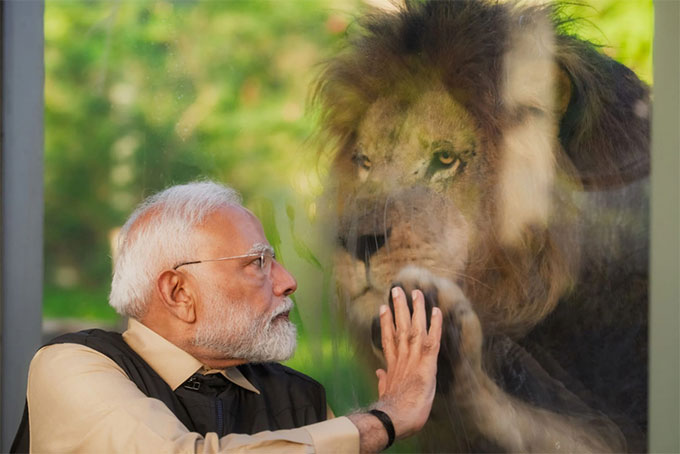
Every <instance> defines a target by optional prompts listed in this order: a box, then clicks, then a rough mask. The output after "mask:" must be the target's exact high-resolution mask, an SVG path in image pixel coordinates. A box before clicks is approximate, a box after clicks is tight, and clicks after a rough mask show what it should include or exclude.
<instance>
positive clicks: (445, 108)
mask: <svg viewBox="0 0 680 454" xmlns="http://www.w3.org/2000/svg"><path fill="white" fill-rule="evenodd" d="M484 145H485V143H484V141H483V139H482V135H481V133H480V131H479V130H478V128H477V127H476V125H475V121H474V120H473V118H472V117H471V116H470V115H469V114H468V113H467V111H466V110H465V109H464V108H463V107H462V106H461V105H460V104H459V103H457V102H456V101H454V100H453V99H452V98H451V96H449V95H448V94H447V93H446V91H445V90H443V89H435V90H431V91H426V92H424V93H423V94H422V95H421V96H419V97H418V98H416V99H415V101H413V102H406V101H403V100H400V99H398V98H396V97H393V98H390V97H387V98H382V99H379V100H378V101H376V102H375V103H374V104H373V105H372V106H371V107H370V108H369V109H368V110H367V113H366V115H365V117H364V119H363V121H362V122H361V123H360V125H359V127H358V129H357V135H356V141H355V146H354V148H353V149H352V150H349V151H348V152H347V153H344V154H342V155H340V156H338V158H337V159H336V162H335V172H336V177H337V179H338V200H337V202H338V210H339V215H340V216H339V219H340V224H339V242H340V247H339V248H338V249H337V250H336V254H335V265H336V275H337V278H338V281H339V283H340V286H341V288H342V290H343V292H344V299H346V300H348V301H349V304H348V306H347V310H348V313H349V317H350V319H351V320H353V321H356V322H358V323H365V322H366V321H367V320H371V318H372V317H373V316H374V315H375V314H377V310H378V306H379V305H380V304H384V302H385V295H386V293H387V289H388V288H389V286H390V284H391V283H392V282H393V280H394V278H395V276H396V274H397V273H398V271H399V270H400V269H402V268H403V267H405V266H407V265H416V266H420V267H422V268H426V269H428V270H429V271H431V272H432V273H433V274H435V275H438V276H442V277H446V278H449V279H451V280H453V281H454V282H458V283H459V284H461V285H462V284H463V281H464V279H463V278H464V277H465V269H466V267H467V264H468V260H469V258H470V248H471V247H473V245H474V244H475V243H476V241H478V239H479V237H480V232H479V228H478V224H479V223H480V221H481V220H480V219H476V218H475V216H476V215H475V213H477V212H478V211H479V210H478V208H479V204H480V203H481V199H482V197H483V193H484V192H485V191H486V188H485V187H484V186H485V185H484V183H482V182H483V181H484V176H485V174H486V172H487V171H486V169H485V164H484V162H485V160H484V156H480V152H481V151H482V150H480V148H483V147H484Z"/></svg>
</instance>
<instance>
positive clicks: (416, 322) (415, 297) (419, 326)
mask: <svg viewBox="0 0 680 454" xmlns="http://www.w3.org/2000/svg"><path fill="white" fill-rule="evenodd" d="M411 298H412V301H413V328H414V329H415V330H416V331H417V332H418V333H422V335H425V334H427V317H426V315H425V295H423V292H421V291H420V290H414V291H413V292H412V293H411Z"/></svg>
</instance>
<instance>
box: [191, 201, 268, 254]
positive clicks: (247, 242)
mask: <svg viewBox="0 0 680 454" xmlns="http://www.w3.org/2000/svg"><path fill="white" fill-rule="evenodd" d="M198 231H199V232H200V233H199V235H200V236H202V237H203V238H204V239H205V240H207V242H208V244H209V245H210V246H218V245H223V244H224V245H231V246H233V248H234V251H232V252H234V253H236V252H238V253H251V252H252V253H259V252H264V251H266V250H269V249H271V245H269V242H268V241H267V238H266V237H265V235H264V229H263V228H262V224H261V223H260V221H259V219H257V217H256V216H255V215H254V214H253V213H251V212H250V211H249V210H248V209H247V208H244V207H242V206H238V205H226V206H224V207H221V208H220V209H218V210H215V212H213V213H212V214H211V215H210V216H208V217H207V218H206V220H205V222H204V224H203V225H202V226H201V228H199V229H198ZM206 234H207V236H206Z"/></svg>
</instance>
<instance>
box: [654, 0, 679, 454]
mask: <svg viewBox="0 0 680 454" xmlns="http://www.w3.org/2000/svg"><path fill="white" fill-rule="evenodd" d="M678 30H680V3H679V2H677V1H675V0H672V1H671V0H658V1H655V2H654V107H653V111H652V112H653V115H652V185H651V197H652V198H651V202H652V203H651V229H652V237H651V251H650V253H651V256H650V257H651V260H650V332H649V340H650V352H649V353H650V368H649V371H650V375H649V403H650V405H649V450H650V452H654V453H656V452H658V453H666V452H680V437H679V436H678V427H680V389H679V387H680V362H679V361H680V337H679V335H678V332H679V331H680V326H679V325H680V310H679V306H680V184H679V183H678V179H679V177H680V32H679V31H678Z"/></svg>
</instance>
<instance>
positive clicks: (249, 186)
mask: <svg viewBox="0 0 680 454" xmlns="http://www.w3.org/2000/svg"><path fill="white" fill-rule="evenodd" d="M366 3H370V4H371V5H372V6H373V7H377V8H382V11H383V13H382V14H387V15H392V14H394V7H393V6H390V2H384V1H377V0H376V1H371V2H366ZM366 3H364V2H359V1H357V2H341V1H331V0H328V1H323V2H314V3H312V2H294V1H289V2H283V3H282V2H273V1H272V2H267V1H257V2H241V1H230V2H189V1H187V2H162V1H158V2H138V1H120V2H107V1H104V2H94V3H93V2H85V1H68V2H62V1H52V2H47V5H46V13H45V64H46V76H45V104H46V112H45V127H46V133H45V136H46V144H45V217H46V228H45V263H46V269H45V301H44V331H45V336H46V337H49V336H52V335H54V334H56V333H58V332H62V331H65V330H66V331H68V330H74V329H79V328H81V327H91V326H95V325H97V326H102V327H105V328H108V329H124V326H125V325H124V322H123V321H121V320H120V319H119V318H118V316H117V315H116V314H115V312H114V311H113V310H112V309H111V308H110V307H109V306H108V304H107V302H106V301H107V294H108V292H109V289H110V275H111V259H110V257H111V256H113V255H114V254H115V248H114V247H113V244H115V238H116V235H117V232H118V229H119V228H120V226H121V225H122V223H123V222H124V221H125V218H126V216H127V215H129V213H130V212H131V211H132V210H133V209H134V207H135V206H136V204H137V203H139V201H141V200H142V199H143V198H144V197H145V196H147V195H149V194H151V193H153V192H155V191H157V190H159V189H161V188H163V187H166V186H168V185H171V184H175V183H181V182H186V181H190V180H194V179H198V178H206V177H207V178H213V179H216V180H219V181H223V182H226V183H227V184H229V185H231V186H233V187H235V188H237V189H238V190H239V191H241V192H242V193H243V196H244V201H245V205H246V206H248V207H249V208H250V209H251V210H252V211H253V212H254V213H255V214H256V215H257V216H258V217H259V218H260V220H261V221H262V223H263V226H264V229H265V232H266V234H267V237H268V239H269V241H270V243H271V244H272V246H273V247H274V249H275V250H276V256H277V259H278V260H279V261H280V262H281V263H283V264H284V265H285V266H286V267H287V268H288V269H289V270H290V271H291V272H292V273H293V274H294V275H295V276H296V277H297V279H298V282H299V284H300V286H299V287H300V288H299V290H298V291H297V292H296V294H295V296H296V298H295V301H296V304H297V305H296V310H295V311H294V313H293V314H292V318H293V320H294V321H295V322H296V324H297V325H298V332H299V333H300V335H299V337H300V339H299V348H298V352H297V354H296V356H295V357H294V358H293V359H292V360H291V361H290V362H289V363H288V364H289V365H291V366H292V367H294V368H296V369H299V370H301V371H303V372H305V373H307V374H309V375H311V376H312V377H314V378H316V379H317V380H319V381H320V382H322V383H323V384H324V385H325V386H326V388H327V392H328V398H329V403H330V404H331V406H332V408H333V409H334V410H335V413H336V414H344V413H345V412H347V411H349V410H351V409H352V408H356V407H358V406H362V405H367V404H369V403H370V402H371V401H372V400H373V399H375V397H376V396H375V389H374V388H375V379H374V376H373V370H374V369H375V367H378V366H379V365H380V354H379V342H378V340H379V332H378V331H377V330H376V329H375V328H374V326H375V322H374V317H375V315H376V314H377V310H378V306H379V305H380V304H384V303H385V302H386V301H387V299H386V295H387V292H388V289H389V287H390V286H391V285H392V284H393V283H401V284H403V285H404V286H406V287H408V288H412V287H419V288H422V289H424V290H426V291H427V292H426V293H427V295H428V300H429V301H430V302H431V303H432V304H438V305H439V306H441V307H442V308H443V309H444V312H445V320H446V330H445V336H444V341H443V344H442V345H443V347H442V349H443V351H442V356H441V361H440V367H439V390H438V393H437V396H436V398H435V405H434V409H433V414H432V418H431V421H430V423H429V424H428V425H427V426H426V428H425V431H424V435H422V436H421V437H419V438H416V439H412V440H408V441H404V442H401V443H398V444H397V445H396V446H395V448H393V450H394V451H400V452H402V451H403V452H413V451H422V450H434V451H447V452H450V451H456V450H461V451H470V450H472V451H474V450H492V451H504V450H506V451H508V450H511V451H530V450H535V451H542V452H545V451H552V450H564V451H569V452H574V451H577V452H578V451H585V450H595V451H604V450H614V451H620V450H623V449H624V448H625V447H627V448H628V449H631V450H645V449H646V442H645V439H646V429H647V428H646V417H647V413H646V412H647V410H646V405H647V398H646V383H647V362H646V361H647V345H646V338H647V325H646V316H647V255H648V240H647V234H648V214H647V211H648V210H647V196H648V190H647V177H646V176H647V171H648V156H649V155H648V148H647V147H648V133H649V130H648V120H649V115H648V114H649V104H648V102H647V98H646V88H645V87H644V84H643V83H642V82H640V81H638V79H637V78H636V77H635V76H634V75H633V73H630V72H628V71H627V70H626V69H624V66H622V65H625V66H626V67H628V68H630V69H632V70H633V71H634V72H635V73H636V74H637V76H638V77H639V78H640V79H641V80H642V81H644V82H646V83H647V84H650V83H651V80H652V71H651V42H652V41H651V40H652V30H653V24H652V5H651V1H640V2H618V1H615V0H601V1H597V2H594V1H593V2H591V4H589V5H586V6H574V5H569V6H564V7H562V8H561V9H560V10H559V11H557V12H556V13H555V14H557V16H556V17H557V18H558V19H556V20H557V21H558V25H557V26H556V25H555V23H554V22H553V16H552V12H551V11H548V10H546V9H543V8H540V7H536V8H533V7H529V6H526V3H525V4H524V5H525V6H521V7H518V8H516V9H513V8H511V7H509V6H507V4H506V3H498V4H496V3H495V2H472V3H469V2H433V3H431V4H430V6H428V7H427V8H429V9H425V10H422V11H421V9H420V8H421V7H420V6H417V5H418V4H419V3H417V2H416V4H414V6H413V7H412V8H413V11H412V13H410V14H411V15H407V16H401V18H396V16H389V17H387V16H385V17H383V18H380V16H372V17H373V19H372V20H374V22H373V23H372V24H373V25H372V28H371V30H372V32H373V35H371V33H366V32H365V30H366V28H365V26H366V25H367V23H366V22H365V19H356V17H366V16H363V15H364V14H365V12H366V11H367V9H368V8H369V5H367V4H366ZM487 3H488V4H487ZM529 3H531V2H529ZM423 11H429V13H424V12H423ZM476 12H479V14H476ZM428 14H429V15H428ZM403 17H414V18H416V19H413V20H410V21H407V20H405V19H403ZM574 17H577V18H582V19H578V20H571V18H574ZM432 18H436V20H434V21H433V20H432ZM402 21H403V22H402ZM575 35H578V36H580V37H582V38H584V39H587V40H590V41H591V42H593V43H596V44H599V45H601V47H596V46H591V45H589V44H587V43H584V42H581V41H579V40H577V39H576V38H574V36H575ZM359 37H361V38H360V39H361V40H363V41H361V42H362V43H363V44H362V47H360V49H361V50H357V49H359V47H352V46H349V48H347V47H346V44H347V41H348V38H352V39H354V38H356V39H359ZM355 44H356V41H355ZM329 59H330V61H329V62H327V63H323V62H324V61H328V60H329ZM614 61H618V62H619V63H620V64H618V63H614ZM317 77H320V79H317ZM314 90H316V91H314ZM314 93H316V96H317V97H316V98H312V101H313V102H312V104H311V106H312V108H311V109H308V110H306V104H305V100H307V99H309V98H310V96H312V95H313V94H314ZM306 112H307V114H305V113H306ZM319 131H321V132H319ZM188 259H194V258H193V257H191V258H188ZM336 290H337V292H336ZM478 322H479V325H478V324H477V323H478ZM480 345H481V347H479V348H481V350H480V349H478V348H477V347H478V346H480ZM374 347H377V348H374Z"/></svg>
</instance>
